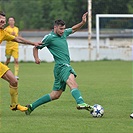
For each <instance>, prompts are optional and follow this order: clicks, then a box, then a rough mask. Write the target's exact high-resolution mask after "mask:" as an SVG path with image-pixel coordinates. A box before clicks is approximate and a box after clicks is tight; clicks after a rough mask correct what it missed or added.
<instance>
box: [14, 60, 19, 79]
mask: <svg viewBox="0 0 133 133" xmlns="http://www.w3.org/2000/svg"><path fill="white" fill-rule="evenodd" d="M18 71H19V64H18V58H14V75H15V78H16V79H17V80H19V77H18Z"/></svg>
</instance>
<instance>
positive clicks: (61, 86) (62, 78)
mask: <svg viewBox="0 0 133 133" xmlns="http://www.w3.org/2000/svg"><path fill="white" fill-rule="evenodd" d="M71 73H72V74H74V76H75V77H76V76H77V74H76V72H75V71H74V69H73V68H72V67H71V66H70V65H68V64H56V65H55V67H54V78H55V81H54V85H53V90H54V91H58V90H63V91H65V89H66V81H67V79H68V77H69V75H70V74H71Z"/></svg>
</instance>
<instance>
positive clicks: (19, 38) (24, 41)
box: [12, 36, 42, 46]
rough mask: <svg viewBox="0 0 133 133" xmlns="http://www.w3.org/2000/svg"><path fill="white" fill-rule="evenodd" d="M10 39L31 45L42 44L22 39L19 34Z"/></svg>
mask: <svg viewBox="0 0 133 133" xmlns="http://www.w3.org/2000/svg"><path fill="white" fill-rule="evenodd" d="M12 41H15V42H18V43H22V44H25V45H27V44H29V45H33V46H38V45H40V44H42V43H41V42H31V41H28V40H26V39H24V38H23V37H20V36H17V37H15V38H14V39H13V40H12Z"/></svg>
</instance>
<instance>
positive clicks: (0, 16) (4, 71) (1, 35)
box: [0, 11, 41, 112]
mask: <svg viewBox="0 0 133 133" xmlns="http://www.w3.org/2000/svg"><path fill="white" fill-rule="evenodd" d="M5 24H6V15H5V13H4V12H2V11H0V44H1V42H2V41H15V42H18V43H23V44H30V45H33V46H38V45H40V44H41V43H39V42H38V43H37V42H36V43H33V42H30V41H28V40H26V39H24V38H22V37H15V36H13V35H10V34H9V33H8V32H6V31H5V30H4V29H3V28H4V25H5ZM0 78H2V79H4V80H6V81H8V82H9V88H10V96H11V104H10V109H11V110H20V111H22V112H24V111H26V110H27V107H24V106H21V105H20V104H18V81H17V79H16V78H15V76H14V75H13V73H12V72H11V70H10V69H9V68H8V67H7V66H6V65H4V64H2V63H1V62H0Z"/></svg>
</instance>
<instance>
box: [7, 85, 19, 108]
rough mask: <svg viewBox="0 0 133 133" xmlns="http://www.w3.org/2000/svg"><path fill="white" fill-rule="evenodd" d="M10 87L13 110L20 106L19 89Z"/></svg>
mask: <svg viewBox="0 0 133 133" xmlns="http://www.w3.org/2000/svg"><path fill="white" fill-rule="evenodd" d="M9 87H10V96H11V106H12V108H15V107H16V105H17V104H18V87H13V86H11V85H10V86H9Z"/></svg>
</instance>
